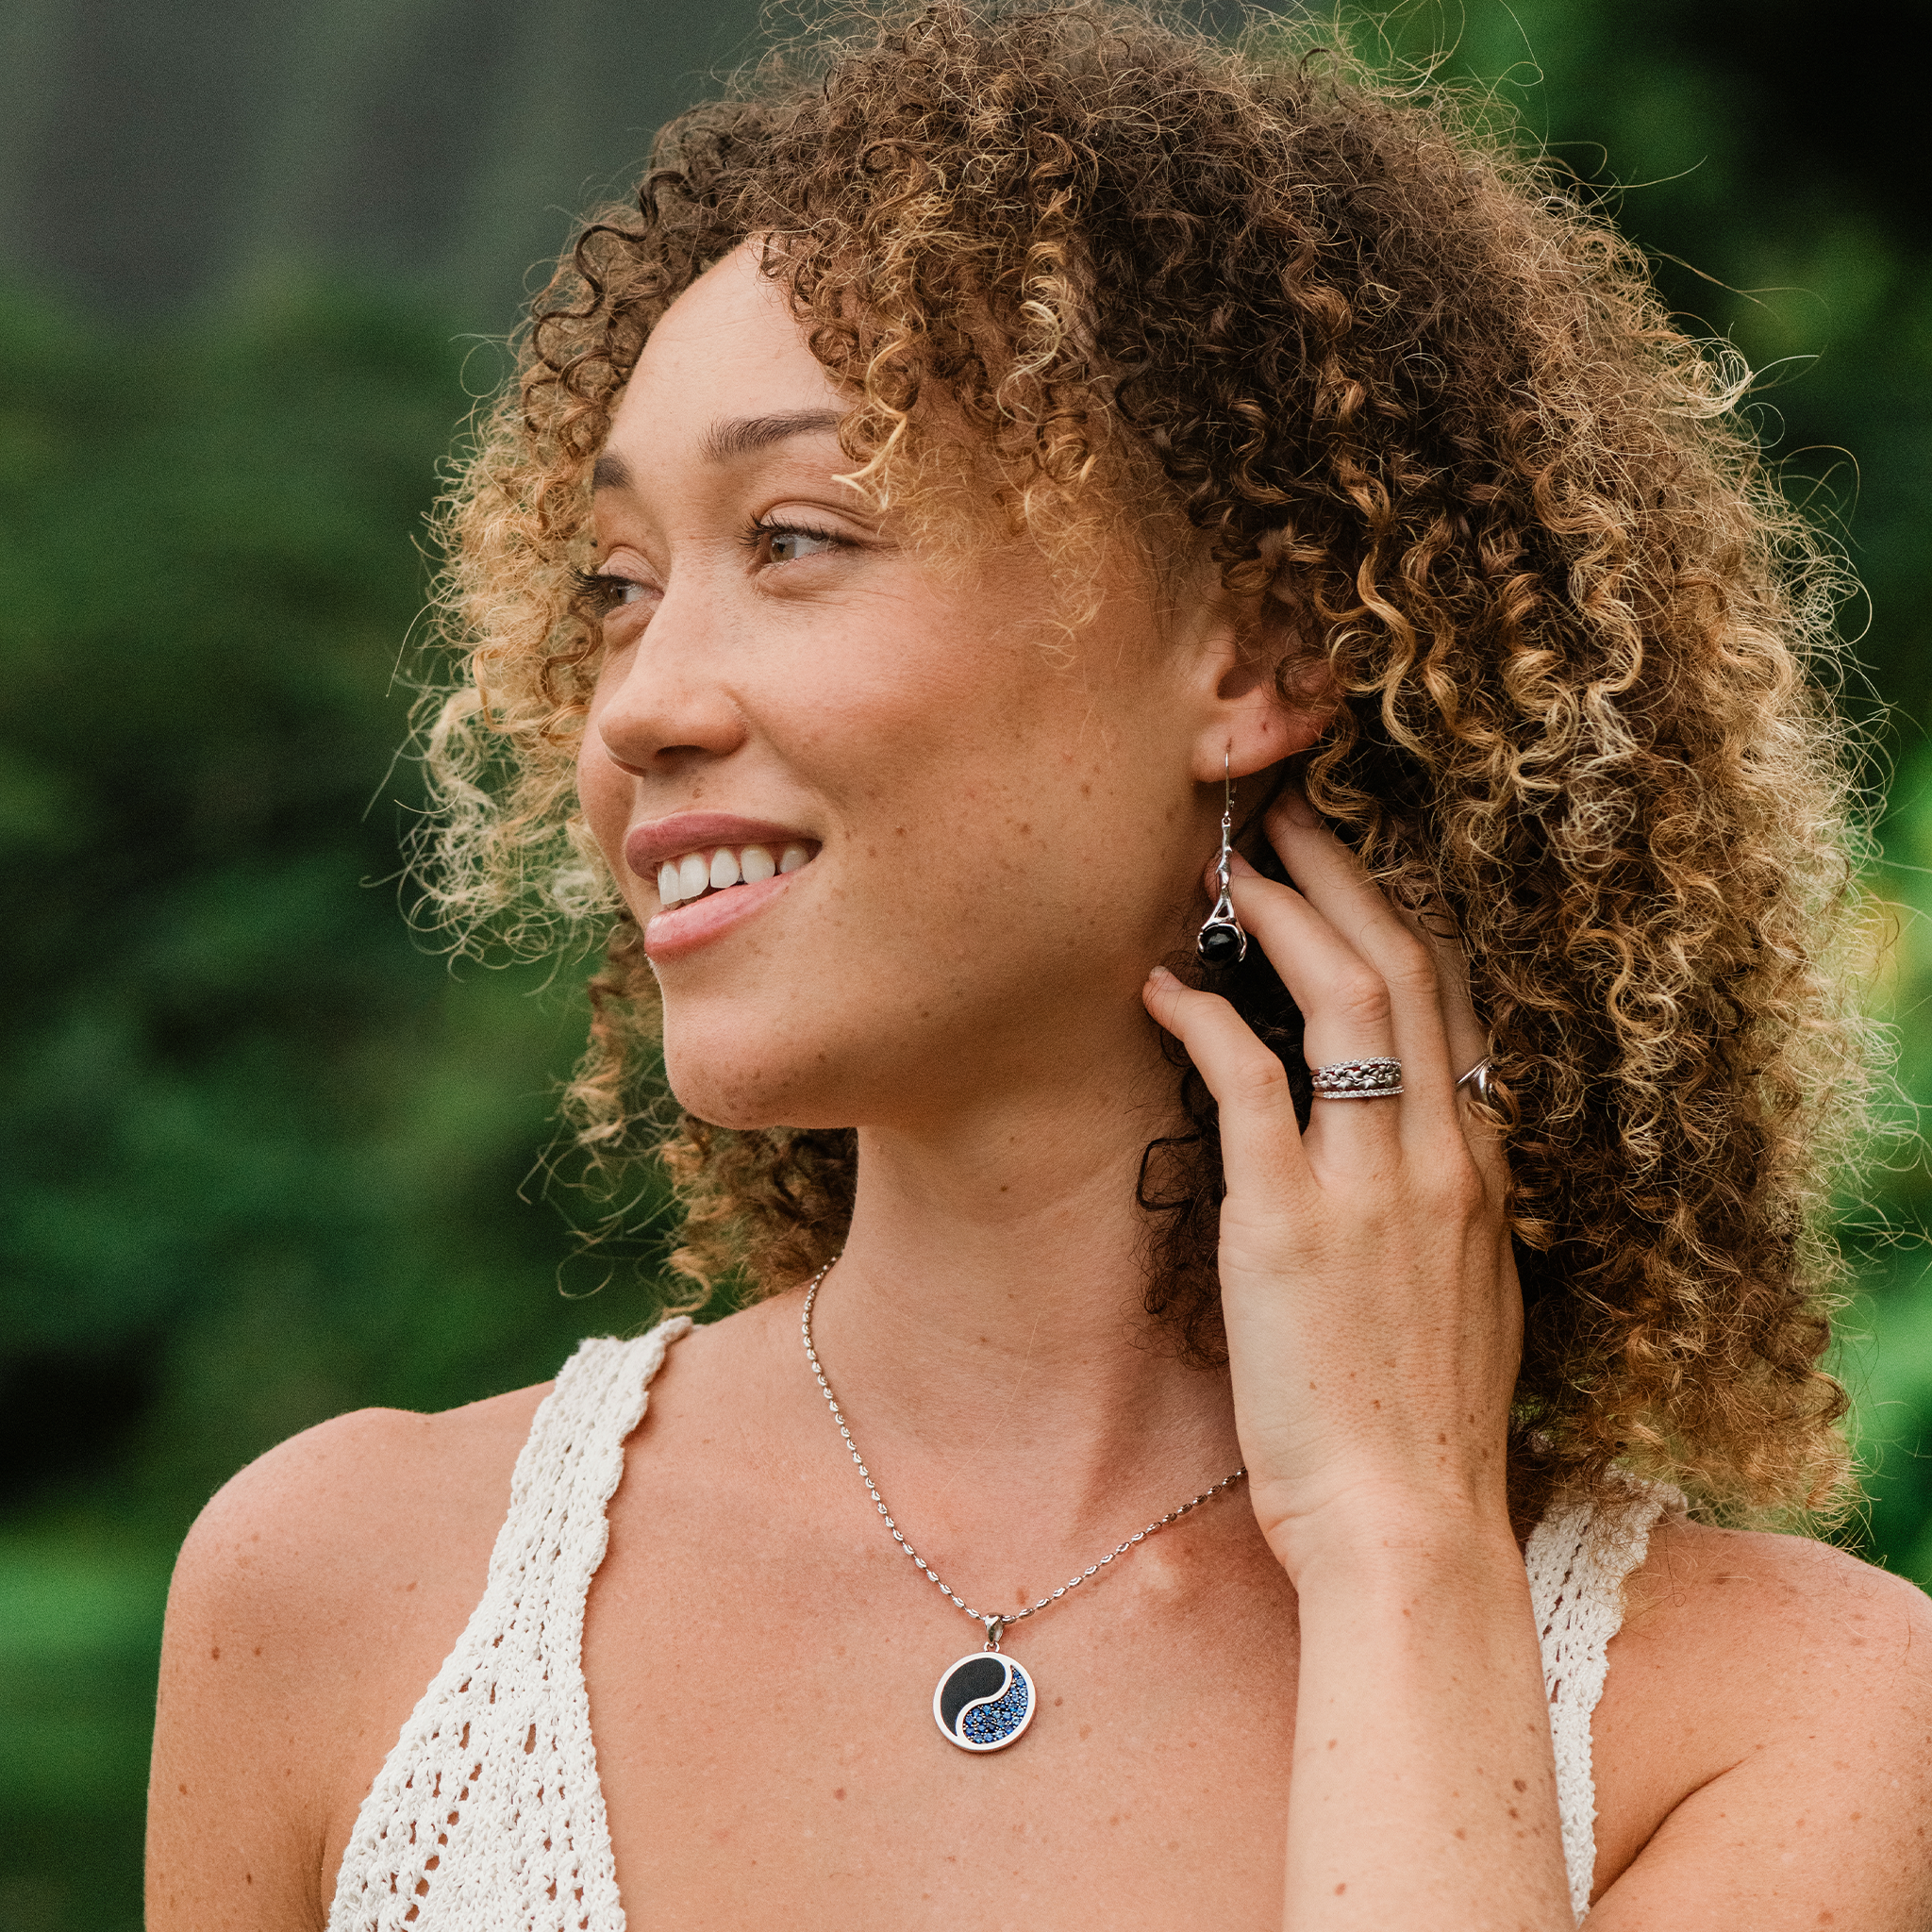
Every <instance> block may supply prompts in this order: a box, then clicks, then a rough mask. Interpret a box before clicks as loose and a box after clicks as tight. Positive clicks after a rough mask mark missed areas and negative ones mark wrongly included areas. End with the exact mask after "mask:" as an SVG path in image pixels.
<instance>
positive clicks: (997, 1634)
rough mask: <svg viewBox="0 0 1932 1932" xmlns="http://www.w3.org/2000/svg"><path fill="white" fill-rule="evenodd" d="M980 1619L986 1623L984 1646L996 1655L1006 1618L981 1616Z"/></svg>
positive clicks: (1005, 1625)
mask: <svg viewBox="0 0 1932 1932" xmlns="http://www.w3.org/2000/svg"><path fill="white" fill-rule="evenodd" d="M980 1621H981V1622H982V1623H983V1624H985V1625H986V1647H987V1649H989V1650H990V1651H991V1652H992V1653H993V1655H994V1656H995V1657H997V1656H998V1655H999V1648H1000V1638H1001V1637H1002V1636H1003V1635H1004V1634H1005V1631H1006V1627H1007V1620H1006V1619H1005V1618H1004V1617H983V1618H981V1619H980Z"/></svg>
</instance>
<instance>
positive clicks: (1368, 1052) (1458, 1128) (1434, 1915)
mask: <svg viewBox="0 0 1932 1932" xmlns="http://www.w3.org/2000/svg"><path fill="white" fill-rule="evenodd" d="M1268 832H1269V836H1270V838H1271V839H1272V840H1273V841H1274V847H1275V849H1276V851H1278V852H1279V853H1280V855H1281V857H1282V859H1283V861H1284V863H1285V864H1286V865H1287V867H1288V870H1289V874H1290V875H1291V877H1292V878H1293V879H1294V880H1295V881H1296V884H1295V886H1292V887H1291V886H1282V885H1275V884H1274V883H1272V882H1271V881H1269V880H1267V879H1264V878H1262V877H1261V876H1260V875H1259V874H1257V872H1255V870H1254V869H1253V868H1252V867H1246V866H1243V867H1240V868H1239V870H1238V874H1237V876H1236V878H1235V880H1234V886H1233V893H1234V903H1235V909H1236V911H1237V912H1238V913H1239V914H1240V917H1241V924H1242V925H1243V926H1244V927H1245V928H1246V929H1247V932H1248V934H1249V937H1250V941H1251V942H1255V941H1258V942H1259V944H1260V945H1261V946H1262V947H1264V948H1265V949H1266V951H1267V954H1268V958H1270V959H1271V960H1272V961H1273V962H1274V969H1275V971H1276V972H1277V973H1279V974H1280V975H1281V977H1282V979H1283V981H1284V982H1285V984H1286V985H1287V987H1288V989H1289V991H1291V993H1292V994H1293V995H1294V998H1295V1001H1296V1004H1297V1005H1298V1006H1299V1007H1300V1008H1301V1009H1302V1012H1303V1015H1304V1016H1305V1018H1306V1020H1307V1037H1306V1042H1305V1050H1306V1052H1307V1058H1308V1063H1309V1065H1310V1066H1313V1067H1322V1066H1329V1065H1333V1064H1334V1063H1336V1062H1337V1061H1341V1060H1353V1059H1367V1058H1383V1057H1385V1056H1386V1057H1390V1058H1396V1059H1399V1060H1400V1061H1401V1062H1402V1081H1403V1089H1404V1091H1403V1092H1402V1094H1401V1095H1400V1097H1398V1098H1382V1099H1376V1100H1324V1099H1321V1098H1319V1097H1318V1098H1317V1099H1316V1101H1315V1104H1314V1113H1313V1117H1312V1118H1311V1120H1310V1121H1309V1124H1308V1130H1307V1133H1306V1134H1304V1133H1302V1132H1301V1131H1300V1130H1299V1127H1298V1125H1297V1123H1296V1120H1295V1115H1294V1108H1293V1105H1292V1103H1291V1099H1290V1095H1289V1087H1288V1079H1287V1076H1286V1074H1285V1073H1284V1071H1283V1069H1282V1066H1281V1062H1280V1061H1279V1060H1278V1059H1277V1058H1275V1056H1274V1054H1273V1053H1272V1052H1271V1051H1270V1050H1269V1049H1268V1048H1267V1047H1266V1046H1264V1045H1263V1044H1262V1042H1261V1041H1259V1040H1257V1038H1256V1037H1255V1035H1254V1033H1253V1032H1251V1031H1250V1030H1249V1028H1248V1027H1247V1025H1246V1024H1244V1023H1243V1022H1242V1021H1241V1018H1240V1016H1239V1015H1238V1014H1237V1013H1236V1012H1235V1010H1234V1008H1232V1007H1231V1006H1229V1005H1228V1003H1227V1002H1226V1001H1225V1000H1223V999H1220V998H1217V997H1216V996H1215V995H1213V994H1212V993H1206V992H1194V991H1190V990H1189V989H1188V988H1186V987H1184V986H1182V985H1181V984H1180V982H1179V981H1178V980H1176V979H1174V977H1173V976H1172V975H1171V974H1164V973H1160V974H1155V976H1154V977H1153V978H1152V979H1150V980H1149V982H1148V985H1147V991H1146V1000H1147V1005H1148V1008H1149V1010H1150V1011H1151V1012H1152V1013H1153V1015H1154V1017H1155V1018H1156V1019H1157V1020H1158V1021H1159V1022H1160V1024H1162V1025H1163V1026H1166V1027H1167V1028H1169V1030H1170V1031H1172V1032H1173V1033H1174V1034H1175V1035H1176V1036H1177V1037H1178V1038H1179V1039H1180V1041H1182V1042H1183V1043H1184V1044H1185V1045H1186V1047H1187V1049H1188V1051H1189V1053H1190V1054H1191V1056H1192V1058H1193V1061H1194V1064H1195V1066H1196V1067H1198V1068H1199V1069H1200V1072H1201V1075H1202V1077H1203V1078H1204V1079H1205V1080H1206V1081H1207V1083H1208V1088H1209V1090H1210V1091H1212V1093H1213V1094H1214V1097H1215V1100H1216V1101H1217V1102H1218V1103H1219V1106H1220V1109H1221V1142H1222V1161H1223V1167H1224V1174H1225V1177H1226V1181H1227V1195H1226V1199H1225V1200H1224V1203H1223V1205H1222V1209H1221V1253H1220V1261H1221V1291H1222V1307H1223V1310H1224V1314H1225V1317H1226V1323H1227V1341H1228V1354H1229V1360H1230V1366H1231V1370H1232V1374H1233V1378H1234V1397H1235V1415H1236V1423H1237V1426H1238V1427H1239V1429H1240V1432H1241V1449H1242V1453H1243V1455H1244V1457H1245V1458H1246V1461H1247V1465H1248V1473H1249V1481H1250V1483H1251V1485H1252V1490H1253V1496H1254V1505H1255V1510H1256V1514H1257V1518H1258V1519H1259V1522H1260V1525H1261V1529H1262V1532H1263V1533H1264V1534H1265V1535H1266V1537H1267V1538H1268V1541H1269V1545H1270V1547H1271V1548H1272V1549H1273V1550H1274V1553H1275V1556H1276V1557H1278V1558H1279V1560H1280V1561H1281V1564H1282V1566H1283V1568H1284V1569H1285V1570H1286V1571H1287V1573H1288V1574H1289V1576H1290V1577H1291V1580H1292V1581H1293V1583H1294V1586H1295V1590H1296V1593H1297V1596H1298V1599H1299V1611H1300V1625H1301V1652H1300V1665H1299V1674H1298V1686H1299V1688H1298V1690H1297V1693H1296V1704H1295V1713H1294V1724H1295V1745H1294V1776H1293V1785H1292V1790H1291V1798H1290V1805H1289V1818H1288V1833H1287V1874H1286V1889H1285V1901H1284V1909H1283V1924H1285V1925H1289V1926H1292V1927H1294V1928H1295V1932H1341V1928H1344V1927H1346V1928H1357V1927H1360V1928H1368V1927H1377V1928H1379V1927H1383V1926H1388V1925H1403V1926H1405V1927H1407V1928H1409V1932H1424V1928H1437V1932H1451V1928H1454V1932H1468V1928H1470V1927H1473V1926H1479V1925H1494V1926H1509V1927H1516V1928H1537V1932H1554V1928H1556V1927H1558V1926H1563V1927H1567V1926H1569V1925H1570V1924H1572V1923H1573V1920H1572V1915H1571V1910H1570V1901H1569V1891H1568V1881H1567V1878H1566V1876H1565V1870H1564V1859H1563V1849H1562V1835H1561V1825H1560V1821H1559V1818H1558V1815H1557V1792H1556V1765H1555V1758H1554V1755H1553V1751H1552V1746H1551V1740H1550V1724H1549V1712H1548V1707H1547V1704H1546V1702H1545V1697H1544V1691H1543V1682H1542V1670H1541V1659H1540V1653H1539V1646H1538V1640H1537V1631H1536V1624H1535V1619H1534V1616H1533V1614H1532V1612H1531V1608H1530V1602H1529V1589H1528V1581H1527V1578H1526V1576H1525V1574H1524V1565H1523V1559H1522V1557H1521V1555H1520V1553H1519V1552H1518V1550H1517V1547H1516V1542H1515V1539H1514V1537H1513V1535H1512V1533H1511V1531H1510V1527H1509V1516H1508V1506H1507V1486H1506V1468H1505V1460H1506V1458H1505V1444H1506V1434H1507V1424H1508V1414H1509V1400H1510V1394H1511V1391H1512V1389H1513V1386H1514V1383H1515V1377H1516V1369H1517V1363H1518V1358H1519V1356H1520V1354H1521V1349H1522V1336H1523V1305H1522V1296H1521V1293H1520V1291H1519V1290H1518V1287H1517V1281H1516V1274H1515V1270H1514V1267H1513V1265H1512V1263H1511V1259H1510V1251H1509V1242H1508V1237H1507V1233H1506V1231H1505V1227H1504V1221H1503V1207H1504V1196H1505V1185H1506V1178H1507V1176H1506V1170H1505V1167H1504V1162H1503V1157H1502V1150H1501V1148H1500V1146H1499V1145H1498V1144H1497V1142H1496V1140H1495V1137H1494V1135H1493V1133H1492V1132H1491V1130H1490V1129H1489V1128H1488V1127H1487V1126H1486V1125H1485V1124H1483V1123H1482V1122H1481V1121H1480V1120H1479V1119H1477V1118H1475V1117H1474V1115H1473V1113H1472V1112H1471V1110H1470V1108H1468V1106H1467V1104H1466V1103H1464V1102H1462V1101H1460V1100H1459V1099H1458V1097H1457V1089H1456V1080H1457V1075H1458V1074H1463V1073H1466V1072H1467V1071H1468V1070H1469V1068H1471V1067H1472V1066H1474V1064H1475V1063H1476V1062H1477V1061H1478V1060H1479V1059H1481V1058H1482V1057H1483V1052H1484V1041H1483V1037H1482V1031H1481V1028H1480V1027H1479V1026H1478V1025H1477V1024H1476V1019H1475V1015H1474V1012H1473V1011H1472V1009H1471V1007H1470V1001H1469V993H1468V990H1467V984H1466V975H1465V974H1464V972H1463V968H1462V961H1461V958H1460V956H1459V954H1458V953H1457V951H1456V949H1455V948H1454V947H1453V946H1452V945H1450V944H1449V943H1448V942H1447V941H1441V940H1438V939H1435V938H1433V937H1431V936H1429V935H1427V934H1425V933H1424V932H1423V931H1422V930H1421V929H1420V927H1419V926H1418V925H1417V924H1415V923H1414V922H1412V921H1410V920H1408V919H1407V918H1405V917H1404V916H1402V915H1401V914H1399V913H1398V912H1397V911H1396V910H1395V908H1393V907H1392V906H1391V904H1390V903H1389V901H1388V900H1387V899H1386V898H1385V897H1384V896H1383V895H1382V894H1381V893H1380V892H1379V891H1376V889H1375V888H1374V886H1373V885H1371V884H1370V883H1369V881H1368V879H1367V878H1366V877H1365V876H1364V874H1363V873H1362V871H1361V869H1360V867H1359V866H1357V863H1356V861H1355V859H1354V858H1353V856H1352V855H1351V854H1350V853H1349V852H1348V851H1347V849H1346V848H1345V847H1344V846H1343V845H1342V844H1341V842H1340V841H1338V840H1337V839H1335V838H1334V837H1332V836H1331V835H1330V834H1329V833H1328V832H1326V831H1324V829H1323V828H1322V826H1321V824H1319V823H1318V822H1317V821H1316V819H1315V817H1314V815H1313V813H1312V812H1311V811H1310V810H1309V808H1308V807H1307V804H1306V802H1305V801H1303V800H1301V799H1299V798H1295V799H1291V800H1287V801H1284V803H1283V804H1282V805H1280V806H1279V807H1277V808H1275V810H1274V812H1273V813H1271V814H1270V817H1269V822H1268Z"/></svg>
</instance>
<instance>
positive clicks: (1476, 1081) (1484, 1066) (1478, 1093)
mask: <svg viewBox="0 0 1932 1932" xmlns="http://www.w3.org/2000/svg"><path fill="white" fill-rule="evenodd" d="M1456 1086H1457V1091H1458V1092H1459V1091H1461V1090H1462V1089H1463V1088H1465V1087H1467V1088H1468V1089H1469V1097H1470V1098H1471V1099H1472V1100H1474V1101H1479V1102H1480V1103H1481V1104H1482V1105H1483V1106H1484V1107H1494V1106H1495V1104H1496V1081H1495V1075H1494V1074H1492V1073H1491V1071H1490V1063H1489V1061H1488V1060H1487V1059H1480V1060H1478V1061H1476V1063H1475V1065H1474V1066H1473V1067H1472V1068H1470V1070H1469V1072H1468V1073H1466V1074H1463V1075H1462V1077H1461V1078H1460V1079H1459V1080H1457V1083H1456Z"/></svg>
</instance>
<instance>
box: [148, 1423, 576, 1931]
mask: <svg viewBox="0 0 1932 1932" xmlns="http://www.w3.org/2000/svg"><path fill="white" fill-rule="evenodd" d="M545 1392H546V1388H545V1387H538V1388H532V1389H522V1390H517V1391H513V1392H512V1393H510V1394H508V1395H501V1396H496V1397H492V1398H491V1399H490V1400H488V1401H485V1402H477V1403H472V1404H469V1405H468V1406H466V1407H462V1408H457V1409H450V1410H447V1411H445V1412H444V1413H441V1414H438V1415H417V1414H411V1413H408V1412H405V1411H402V1410H397V1409H362V1410H358V1411H357V1412H356V1413H353V1414H350V1415H344V1416H338V1417H337V1418H335V1419H334V1420H333V1421H331V1422H326V1423H323V1424H319V1425H318V1426H317V1427H315V1428H312V1429H308V1430H305V1431H304V1432H303V1433H302V1434H301V1435H299V1436H295V1437H292V1438H291V1439H290V1441H286V1442H284V1443H282V1444H281V1445H280V1446H279V1447H277V1448H275V1449H272V1450H271V1451H269V1453H268V1454H267V1455H265V1456H263V1457H260V1458H258V1460H257V1461H255V1462H253V1463H251V1464H250V1465H249V1466H248V1467H247V1468H246V1469H244V1470H242V1472H241V1473H240V1474H238V1475H236V1476H235V1477H234V1478H233V1479H232V1480H231V1481H229V1482H228V1483H227V1484H226V1485H225V1487H224V1488H223V1489H222V1490H221V1491H219V1492H218V1493H217V1494H216V1496H215V1497H214V1499H213V1500H212V1501H211V1502H210V1503H209V1504H208V1507H207V1508H206V1509H204V1510H203V1511H202V1513H201V1516H200V1517H199V1519H198V1520H197V1521H196V1523H195V1524H194V1527H193V1528H192V1530H191V1531H190V1533H189V1536H188V1540H187V1541H186V1542H185V1543H184V1544H183V1546H182V1550H181V1555H180V1557H179V1559H178V1561H177V1563H176V1565H175V1579H174V1583H173V1586H172V1588H171V1590H170V1591H169V1598H168V1621H167V1628H166V1633H165V1636H164V1639H163V1644H162V1659H161V1681H160V1699H159V1707H158V1717H157V1727H156V1743H155V1773H154V1780H153V1787H152V1795H151V1800H150V1808H149V1869H150V1899H149V1924H150V1925H151V1926H157V1927H160V1926H169V1925H175V1924H183V1925H185V1924H194V1925H196V1926H208V1925H221V1924H225V1923H226V1921H225V1917H224V1916H223V1912H224V1909H225V1907H224V1906H223V1904H222V1899H223V1898H224V1897H225V1895H226V1893H225V1890H224V1888H223V1887H221V1886H219V1885H217V1886H215V1887H214V1888H213V1889H210V1884H209V1880H210V1876H211V1874H209V1873H208V1870H207V1869H206V1868H207V1864H208V1860H209V1859H210V1858H211V1857H230V1856H231V1855H232V1856H235V1857H241V1860H242V1863H243V1864H244V1865H245V1866H246V1868H247V1869H245V1870H244V1871H243V1872H242V1873H241V1874H239V1879H238V1882H239V1883H240V1884H241V1885H242V1894H243V1895H245V1896H246V1897H247V1899H248V1901H249V1910H250V1911H251V1912H253V1913H255V1914H259V1913H261V1912H262V1911H263V1910H264V1908H266V1909H268V1910H269V1912H270V1914H271V1918H272V1919H274V1917H275V1914H277V1913H279V1914H281V1915H283V1916H285V1917H286V1919H287V1921H288V1923H291V1924H297V1923H302V1924H306V1923H309V1922H310V1921H311V1920H314V1921H316V1922H317V1923H319V1913H320V1912H321V1911H322V1910H324V1909H325V1904H326V1901H325V1897H324V1896H323V1893H324V1891H325V1864H326V1863H327V1860H326V1857H325V1846H326V1845H327V1844H329V1843H330V1842H331V1841H333V1840H338V1839H340V1838H341V1835H342V1833H343V1831H344V1830H345V1829H346V1822H345V1814H346V1819H347V1820H352V1819H353V1815H354V1809H355V1807H356V1806H357V1805H358V1803H359V1802H360V1798H361V1794H362V1792H363V1790H366V1789H367V1786H368V1783H369V1779H370V1777H371V1776H372V1775H373V1774H374V1773H375V1769H376V1768H377V1767H378V1766H379V1765H380V1763H381V1761H382V1757H383V1756H384V1754H385V1752H386V1751H387V1749H388V1746H389V1744H390V1742H391V1741H392V1740H393V1739H394V1736H395V1734H396V1732H397V1730H398V1729H399V1728H400V1726H401V1724H402V1721H403V1720H404V1718H406V1717H407V1716H408V1712H409V1710H410V1709H412V1708H413V1707H414V1705H415V1702H416V1700H417V1698H418V1697H419V1696H420V1695H421V1694H422V1691H423V1690H424V1688H425V1686H426V1685H427V1683H428V1682H429V1680H430V1678H431V1677H432V1676H434V1674H435V1673H436V1671H437V1669H438V1667H439V1666H440V1665H441V1661H442V1658H443V1657H444V1656H446V1655H447V1653H448V1651H449V1649H450V1647H451V1645H452V1644H453V1643H454V1641H456V1639H457V1637H458V1635H459V1634H460V1632H461V1630H462V1628H463V1625H464V1624H465V1623H466V1622H467V1621H468V1618H469V1615H470V1612H471V1611H472V1609H474V1607H475V1604H476V1601H477V1599H478V1598H479V1597H480V1596H481V1595H482V1592H483V1587H484V1583H485V1580H486V1578H487V1576H488V1573H489V1563H490V1553H491V1547H492V1545H493V1543H494V1541H495V1537H496V1532H497V1529H498V1527H499V1526H500V1524H502V1521H503V1518H504V1514H505V1511H506V1509H507V1507H508V1500H509V1488H510V1477H511V1474H512V1472H513V1470H514V1468H515V1464H516V1458H517V1455H518V1452H519V1451H520V1449H521V1448H522V1446H523V1443H524V1441H525V1438H526V1437H527V1436H528V1434H529V1429H530V1423H531V1419H532V1417H533V1416H534V1414H535V1412H536V1409H537V1407H538V1405H539V1403H540V1402H541V1400H542V1398H543V1395H544V1394H545ZM216 1847H219V1848H221V1849H220V1851H219V1852H217V1851H216V1850H215V1849H214V1848H216ZM230 1875H231V1876H233V1875H235V1874H230ZM241 1902H242V1901H241V1898H239V1897H238V1898H237V1899H236V1905H237V1907H240V1905H241ZM275 1922H276V1923H279V1920H278V1919H276V1920H275ZM236 1923H237V1924H242V1923H252V1924H259V1923H263V1921H262V1920H261V1918H260V1917H259V1916H257V1917H254V1918H248V1917H246V1916H244V1915H242V1914H240V1913H239V1911H238V1916H237V1918H236Z"/></svg>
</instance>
